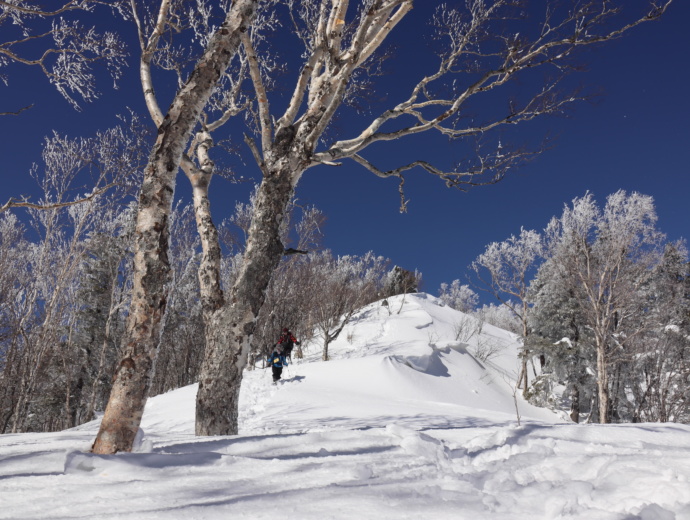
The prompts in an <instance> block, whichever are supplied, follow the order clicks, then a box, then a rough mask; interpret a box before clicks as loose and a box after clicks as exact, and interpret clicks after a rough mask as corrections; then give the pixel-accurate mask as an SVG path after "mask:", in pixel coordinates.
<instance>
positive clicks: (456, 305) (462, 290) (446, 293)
mask: <svg viewBox="0 0 690 520" xmlns="http://www.w3.org/2000/svg"><path fill="white" fill-rule="evenodd" d="M438 297H439V298H440V299H441V301H442V302H443V303H445V304H446V305H448V306H449V307H452V308H453V309H455V310H456V311H460V312H464V313H466V314H471V313H472V312H474V311H475V310H477V304H478V303H479V295H478V294H477V293H476V292H474V291H473V290H472V288H471V287H470V286H469V285H467V284H462V283H460V280H453V281H452V282H451V284H450V285H448V284H447V283H445V282H444V283H442V284H441V287H440V288H439V291H438Z"/></svg>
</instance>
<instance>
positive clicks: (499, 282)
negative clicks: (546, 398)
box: [470, 228, 543, 393]
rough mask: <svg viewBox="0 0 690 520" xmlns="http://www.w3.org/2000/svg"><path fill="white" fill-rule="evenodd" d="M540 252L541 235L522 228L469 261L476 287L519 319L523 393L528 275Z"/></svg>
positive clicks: (525, 379)
mask: <svg viewBox="0 0 690 520" xmlns="http://www.w3.org/2000/svg"><path fill="white" fill-rule="evenodd" d="M542 255H543V243H542V237H541V235H540V234H539V233H537V232H536V231H533V230H526V229H524V228H522V229H521V230H520V235H519V236H517V237H516V236H515V235H512V236H511V237H510V238H508V239H507V240H504V241H503V242H493V243H491V244H489V245H488V246H487V247H486V250H485V251H484V253H482V254H481V255H479V256H478V257H477V259H476V260H475V261H474V262H472V264H471V265H470V268H471V269H472V271H473V272H474V274H475V276H476V278H477V279H478V280H479V283H480V287H483V288H484V289H485V290H488V291H489V292H490V293H491V294H492V295H493V296H494V297H495V298H496V299H498V300H499V301H500V302H501V303H502V304H503V305H505V306H506V307H508V308H509V309H510V310H511V311H512V312H513V314H514V315H515V317H516V318H517V319H518V321H519V322H520V329H521V330H520V335H521V336H522V342H523V351H522V353H521V360H522V367H521V369H520V374H519V376H518V388H522V389H523V393H524V392H526V391H527V388H528V376H527V362H528V358H529V355H530V354H529V349H528V347H527V345H528V343H529V334H530V328H529V313H530V308H531V302H530V300H529V298H528V288H529V281H530V277H531V276H532V273H533V271H534V269H535V268H536V267H537V262H538V261H539V260H540V259H541V257H542Z"/></svg>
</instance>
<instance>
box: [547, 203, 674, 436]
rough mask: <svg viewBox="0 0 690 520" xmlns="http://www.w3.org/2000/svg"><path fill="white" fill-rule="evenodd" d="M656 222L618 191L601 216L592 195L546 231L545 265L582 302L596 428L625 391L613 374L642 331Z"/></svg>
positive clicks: (648, 208) (657, 245)
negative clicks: (591, 357) (592, 366)
mask: <svg viewBox="0 0 690 520" xmlns="http://www.w3.org/2000/svg"><path fill="white" fill-rule="evenodd" d="M656 221H657V216H656V211H655V208H654V202H653V200H652V198H651V197H649V196H646V195H640V194H638V193H631V194H627V193H626V192H624V191H622V190H621V191H618V192H616V193H614V194H613V195H610V196H609V197H608V198H607V201H606V205H605V206H604V208H603V209H601V208H599V207H598V205H597V203H596V201H595V200H594V197H593V196H592V195H591V194H586V195H585V196H584V197H581V198H577V199H574V200H573V203H572V206H570V207H566V208H565V209H564V211H563V214H562V216H561V217H560V218H554V219H552V221H551V222H550V223H549V225H548V227H547V230H546V236H547V243H548V246H547V247H548V250H549V261H550V262H551V263H553V264H554V268H555V269H557V270H558V272H559V274H560V275H561V276H562V277H563V279H564V281H565V283H566V284H567V285H568V286H569V287H572V288H573V290H575V291H577V292H578V293H580V294H581V296H580V301H579V311H580V312H581V319H582V322H583V325H584V326H585V327H587V328H588V331H589V333H590V334H591V336H592V342H593V345H592V348H593V349H594V350H595V351H596V359H597V363H596V377H597V397H598V409H599V421H600V422H602V423H607V422H610V421H611V418H612V414H613V413H614V409H613V407H612V394H613V393H616V392H618V391H622V389H623V387H624V385H620V384H618V383H619V378H620V377H621V376H622V374H621V372H620V371H618V370H617V369H618V368H619V367H620V366H621V365H622V364H623V363H627V362H630V361H631V359H632V357H633V355H634V353H633V349H632V343H633V340H634V339H635V338H636V337H637V336H639V335H642V334H643V333H644V332H645V331H646V330H647V328H648V322H647V321H646V320H644V319H643V315H644V313H645V306H646V301H645V298H644V294H643V293H642V290H641V288H642V287H643V286H644V285H645V284H646V283H647V282H648V280H649V279H650V276H651V273H652V272H653V268H654V266H655V265H656V264H657V263H658V262H659V259H660V257H661V241H662V239H663V235H662V234H661V233H660V232H659V231H658V229H657V228H656ZM617 396H618V397H620V398H621V399H625V395H623V394H619V395H617ZM613 397H616V396H613Z"/></svg>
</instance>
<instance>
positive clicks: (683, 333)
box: [626, 243, 690, 423]
mask: <svg viewBox="0 0 690 520" xmlns="http://www.w3.org/2000/svg"><path fill="white" fill-rule="evenodd" d="M643 291H644V294H645V295H646V298H645V313H644V318H645V320H646V321H647V322H648V323H649V325H648V326H647V327H646V330H645V331H644V334H641V335H639V336H638V337H635V338H634V339H633V342H634V344H633V349H634V352H635V356H634V363H633V366H632V370H631V371H630V374H629V384H628V385H627V388H626V389H627V390H629V391H630V393H632V394H633V396H634V398H633V400H634V403H633V406H634V408H633V409H632V410H631V412H630V415H631V417H630V420H632V421H633V422H638V421H653V422H667V421H675V422H685V423H687V422H688V421H690V399H688V381H689V378H690V263H689V262H688V252H687V249H686V248H685V245H684V244H683V243H672V244H667V245H666V247H665V249H664V253H663V258H662V259H661V261H660V262H659V264H658V265H657V266H656V267H655V268H654V270H653V273H652V276H651V279H650V280H649V281H648V283H647V284H646V287H645V288H644V289H643Z"/></svg>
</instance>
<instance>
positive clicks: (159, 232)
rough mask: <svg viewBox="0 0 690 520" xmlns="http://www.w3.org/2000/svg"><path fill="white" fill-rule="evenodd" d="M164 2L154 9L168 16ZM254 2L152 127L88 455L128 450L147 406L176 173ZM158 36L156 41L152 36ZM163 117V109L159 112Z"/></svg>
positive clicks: (240, 3) (236, 10) (224, 28)
mask: <svg viewBox="0 0 690 520" xmlns="http://www.w3.org/2000/svg"><path fill="white" fill-rule="evenodd" d="M169 5H170V2H169V1H168V0H163V1H162V2H161V4H160V13H161V16H167V13H168V8H169ZM256 6H257V0H235V1H234V2H233V3H232V7H231V9H230V11H229V12H228V15H227V17H226V18H225V20H224V22H223V24H222V25H221V26H220V27H219V28H218V30H217V31H215V33H214V34H213V36H212V37H211V38H210V40H209V41H208V44H207V46H206V49H205V51H204V53H203V55H202V57H201V58H200V59H199V61H198V62H197V64H196V66H195V68H194V70H193V71H192V73H191V75H190V76H189V79H188V80H187V81H186V82H185V84H184V85H183V86H182V88H181V89H180V90H179V91H178V93H177V94H176V95H175V98H174V99H173V102H172V104H171V105H170V108H169V109H168V112H167V114H166V115H165V117H163V118H161V122H160V124H159V126H158V138H157V140H156V143H155V145H154V147H153V150H152V152H151V155H150V157H149V164H148V166H147V167H146V169H145V171H144V180H143V184H142V188H141V194H140V197H139V207H138V211H137V220H136V227H135V232H134V234H135V239H134V286H133V291H132V302H131V305H130V312H129V316H128V322H127V330H126V334H125V348H124V354H123V359H122V360H121V362H120V365H119V367H118V369H117V372H116V375H115V381H114V384H113V389H112V391H111V394H110V400H109V401H108V406H107V407H106V410H105V414H104V417H103V421H102V422H101V427H100V430H99V432H98V436H97V437H96V440H95V442H94V445H93V448H92V449H93V451H94V453H116V452H118V451H129V450H131V448H132V444H133V442H134V438H135V436H136V433H137V431H138V429H139V424H140V422H141V417H142V415H143V412H144V406H145V404H146V399H147V394H148V390H149V385H150V382H151V376H152V371H153V367H154V362H155V358H156V350H157V347H158V343H159V340H160V331H161V325H162V320H163V316H164V313H165V308H166V304H167V287H166V286H167V284H168V282H169V270H170V266H169V260H168V241H169V230H168V226H169V222H168V218H169V215H170V212H171V208H172V197H173V193H174V191H175V182H176V175H177V171H178V168H179V166H180V163H181V161H182V157H183V154H184V149H185V147H186V146H187V144H188V142H189V139H190V137H191V135H192V132H193V130H194V127H195V126H196V124H197V123H198V120H199V115H200V114H201V111H202V110H203V108H204V106H205V105H206V103H207V102H208V100H209V98H210V97H211V94H212V93H213V89H214V88H215V87H216V85H217V83H218V82H219V81H220V78H221V77H222V75H223V74H224V72H225V70H226V69H227V67H228V64H229V62H230V60H231V59H232V57H233V56H234V55H235V53H236V52H237V49H238V47H239V44H240V35H241V34H242V33H244V32H246V31H247V30H248V26H249V24H250V23H251V21H252V18H253V17H254V15H255V10H256ZM157 36H158V35H156V36H154V37H157ZM161 114H162V112H161Z"/></svg>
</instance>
